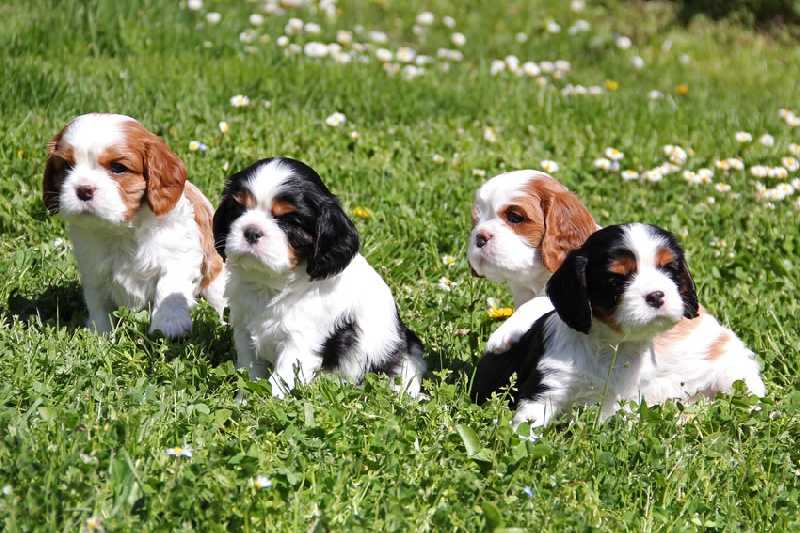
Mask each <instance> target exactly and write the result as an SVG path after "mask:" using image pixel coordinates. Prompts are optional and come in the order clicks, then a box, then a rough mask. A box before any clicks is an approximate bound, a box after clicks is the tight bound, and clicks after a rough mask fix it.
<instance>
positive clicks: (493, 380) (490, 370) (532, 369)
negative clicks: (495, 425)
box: [470, 311, 553, 406]
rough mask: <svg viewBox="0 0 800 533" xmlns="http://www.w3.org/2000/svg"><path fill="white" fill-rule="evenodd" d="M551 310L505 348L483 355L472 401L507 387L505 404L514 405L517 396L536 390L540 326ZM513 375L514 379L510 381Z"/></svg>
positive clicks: (541, 351) (541, 346)
mask: <svg viewBox="0 0 800 533" xmlns="http://www.w3.org/2000/svg"><path fill="white" fill-rule="evenodd" d="M552 314H553V311H551V312H550V313H547V314H546V315H544V316H542V317H541V318H539V320H537V321H536V322H534V324H533V326H531V328H530V329H529V330H528V331H527V332H526V333H525V335H523V336H522V338H520V340H519V342H517V343H516V344H514V345H513V346H511V348H509V349H508V350H506V351H505V352H503V353H491V352H489V353H486V354H485V355H484V356H483V359H481V360H480V362H479V363H478V366H477V368H476V369H475V377H474V378H473V380H472V390H471V391H470V397H471V398H472V401H474V402H475V403H477V404H482V403H484V402H485V401H486V400H488V399H489V398H491V396H492V393H495V392H498V393H499V392H500V391H502V390H503V389H507V390H508V400H509V404H511V405H512V406H514V405H516V403H517V400H518V399H519V398H520V397H528V396H530V394H529V393H535V392H538V391H539V389H540V388H541V380H542V375H541V372H540V371H539V370H538V369H537V366H538V363H539V360H540V359H541V358H542V355H543V354H544V326H545V323H546V322H547V319H548V318H549V317H550V315H552ZM514 375H516V380H515V381H514V383H512V378H513V376H514ZM512 385H513V386H512Z"/></svg>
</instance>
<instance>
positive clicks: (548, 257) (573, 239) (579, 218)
mask: <svg viewBox="0 0 800 533" xmlns="http://www.w3.org/2000/svg"><path fill="white" fill-rule="evenodd" d="M549 200H550V201H549V202H547V201H545V202H542V206H543V207H544V211H545V224H544V237H543V238H542V263H543V264H544V266H545V268H546V269H547V270H549V271H550V272H555V271H556V270H557V269H558V267H560V266H561V263H563V262H564V259H565V258H566V257H567V253H569V252H570V250H575V249H577V248H580V247H581V245H583V242H584V241H585V240H586V239H587V238H588V237H589V235H591V234H592V233H594V232H595V231H597V225H596V224H595V223H594V219H592V215H591V214H589V211H588V210H587V209H586V207H584V205H583V204H582V203H581V202H580V201H579V200H578V199H577V198H576V197H575V195H574V194H572V193H571V192H567V191H559V192H556V193H554V194H553V195H552V196H550V198H549Z"/></svg>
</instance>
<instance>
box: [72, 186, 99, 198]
mask: <svg viewBox="0 0 800 533" xmlns="http://www.w3.org/2000/svg"><path fill="white" fill-rule="evenodd" d="M94 190H95V189H94V187H88V186H85V185H82V186H80V187H78V190H77V191H75V193H76V194H77V195H78V198H79V199H80V200H81V201H82V202H88V201H89V200H91V199H92V198H94Z"/></svg>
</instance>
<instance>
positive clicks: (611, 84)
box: [606, 80, 619, 91]
mask: <svg viewBox="0 0 800 533" xmlns="http://www.w3.org/2000/svg"><path fill="white" fill-rule="evenodd" d="M606 89H608V90H609V91H616V90H617V89H619V83H617V82H615V81H614V80H606Z"/></svg>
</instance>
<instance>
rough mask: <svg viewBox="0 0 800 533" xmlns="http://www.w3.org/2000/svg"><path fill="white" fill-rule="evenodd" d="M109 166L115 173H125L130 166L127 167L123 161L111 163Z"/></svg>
mask: <svg viewBox="0 0 800 533" xmlns="http://www.w3.org/2000/svg"><path fill="white" fill-rule="evenodd" d="M109 168H110V169H111V172H113V173H114V174H125V173H126V172H128V167H126V166H125V165H123V164H122V163H111V166H110V167H109Z"/></svg>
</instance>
